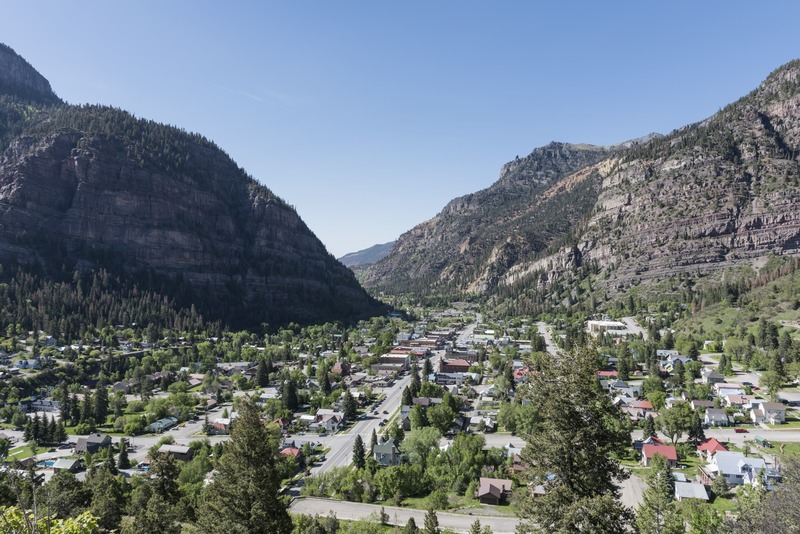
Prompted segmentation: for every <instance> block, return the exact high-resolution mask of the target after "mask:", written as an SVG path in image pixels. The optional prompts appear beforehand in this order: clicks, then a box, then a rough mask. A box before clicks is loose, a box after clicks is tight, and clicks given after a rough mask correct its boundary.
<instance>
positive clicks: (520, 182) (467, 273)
mask: <svg viewBox="0 0 800 534" xmlns="http://www.w3.org/2000/svg"><path fill="white" fill-rule="evenodd" d="M611 153H612V150H611V149H609V148H606V147H597V146H591V145H569V144H564V143H551V144H549V145H547V146H544V147H541V148H537V149H536V150H534V151H533V152H532V153H531V154H529V155H528V156H527V157H525V158H522V159H520V158H517V159H515V160H514V161H512V162H510V163H507V164H506V165H504V166H503V167H502V169H501V170H500V177H499V179H498V180H497V182H495V183H494V184H492V186H490V187H488V188H487V189H484V190H482V191H478V192H477V193H473V194H470V195H466V196H463V197H460V198H457V199H455V200H453V201H451V202H450V203H449V204H448V205H447V206H445V208H444V209H443V210H442V212H441V213H439V214H438V215H437V216H436V217H434V218H433V219H431V220H429V221H426V222H424V223H422V224H420V225H418V226H417V227H415V228H413V229H412V230H410V231H409V232H406V233H405V234H403V235H402V236H400V238H399V239H398V240H397V243H396V244H395V246H394V248H393V249H392V252H391V253H390V255H389V256H388V257H386V258H385V259H384V260H382V261H380V262H378V263H377V264H376V265H374V266H373V267H371V268H369V269H368V272H367V273H366V274H365V277H364V282H365V283H366V284H367V285H371V286H374V287H376V288H380V289H385V290H389V291H419V292H428V291H444V292H447V291H484V290H487V289H491V288H493V287H494V286H495V285H496V284H497V282H498V280H499V278H500V277H501V276H502V275H503V274H504V273H505V272H506V271H507V270H508V269H509V268H510V267H512V266H513V265H515V264H516V263H518V262H519V261H522V260H524V259H529V258H532V257H534V256H535V255H536V254H537V253H540V252H542V251H543V250H545V249H547V248H548V247H550V246H552V245H553V244H554V243H556V242H557V241H558V240H559V239H561V238H562V237H563V236H565V235H568V234H569V232H570V231H571V229H572V228H573V227H574V225H575V224H576V223H577V222H578V221H580V220H581V218H583V217H585V216H586V215H587V214H588V213H589V210H590V209H591V207H592V206H593V205H594V202H595V200H596V197H597V193H598V186H599V175H598V174H597V172H595V171H594V170H593V169H592V168H591V166H592V165H595V164H596V163H597V162H599V161H601V160H603V159H604V158H606V157H608V156H609V155H610V154H611ZM579 169H587V170H586V172H584V173H582V174H580V175H576V176H574V177H573V179H572V180H564V179H565V178H566V177H568V176H570V175H571V174H573V173H575V172H576V171H577V170H579Z"/></svg>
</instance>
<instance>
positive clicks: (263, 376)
mask: <svg viewBox="0 0 800 534" xmlns="http://www.w3.org/2000/svg"><path fill="white" fill-rule="evenodd" d="M256 384H258V387H261V388H264V387H267V385H269V372H267V364H266V363H265V362H264V360H261V361H260V362H258V369H257V370H256Z"/></svg>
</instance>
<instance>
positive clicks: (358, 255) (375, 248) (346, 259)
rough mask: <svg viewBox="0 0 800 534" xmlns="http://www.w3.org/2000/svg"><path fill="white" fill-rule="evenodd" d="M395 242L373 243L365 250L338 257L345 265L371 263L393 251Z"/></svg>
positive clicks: (357, 265) (352, 265) (354, 265)
mask: <svg viewBox="0 0 800 534" xmlns="http://www.w3.org/2000/svg"><path fill="white" fill-rule="evenodd" d="M395 242H396V241H390V242H389V243H383V244H382V245H372V246H371V247H369V248H365V249H364V250H359V251H358V252H349V253H347V254H345V255H344V256H342V257H341V258H338V260H339V261H340V262H342V264H343V265H344V266H345V267H359V266H362V265H371V264H373V263H375V262H376V261H380V260H382V259H383V258H385V257H386V256H387V255H388V254H389V252H391V250H392V247H393V246H394V244H395Z"/></svg>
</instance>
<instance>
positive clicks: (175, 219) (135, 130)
mask: <svg viewBox="0 0 800 534" xmlns="http://www.w3.org/2000/svg"><path fill="white" fill-rule="evenodd" d="M20 120H21V121H22V122H21V123H17V124H16V125H15V131H17V130H20V131H21V133H19V134H18V135H14V136H13V138H12V139H11V140H10V142H9V144H8V146H7V147H6V148H5V150H4V151H3V153H2V158H0V262H2V263H3V264H4V265H5V266H6V268H8V266H10V265H12V266H13V265H19V266H21V267H22V268H24V269H29V270H34V271H35V272H44V273H50V274H52V275H53V276H54V277H57V276H64V275H68V273H70V272H72V271H73V270H78V271H82V270H90V269H100V268H102V269H106V270H109V271H110V272H111V273H113V274H118V275H120V276H122V278H123V280H128V281H130V283H138V284H141V285H143V286H144V285H151V286H152V285H153V284H154V283H153V280H154V279H155V280H158V281H160V282H159V284H160V287H162V288H164V291H165V293H166V296H169V297H173V298H179V299H180V300H181V301H182V302H183V303H184V304H186V305H187V306H188V305H195V306H196V307H197V308H198V309H199V310H200V311H201V312H202V313H204V314H205V316H206V317H207V318H212V319H220V320H222V321H223V322H224V323H228V324H231V325H260V324H261V323H263V322H270V323H273V324H274V323H279V322H285V321H289V320H295V321H301V322H310V321H323V320H345V319H348V318H354V317H358V316H364V315H367V314H370V313H372V312H375V311H378V310H379V306H378V305H377V303H376V302H375V301H373V300H372V299H371V298H369V296H368V295H367V294H366V293H365V292H364V291H363V289H362V288H361V287H360V286H359V284H358V282H357V281H356V280H355V277H354V276H353V274H352V273H351V272H350V271H349V270H348V269H347V268H345V267H344V266H343V265H341V264H340V263H339V262H337V261H336V260H335V259H334V258H333V257H332V256H331V255H330V254H329V253H328V252H327V251H326V250H325V247H324V246H323V245H322V243H321V242H320V241H319V240H318V239H317V238H316V236H314V234H313V233H312V232H311V231H310V230H309V229H308V227H307V226H306V225H305V224H304V223H303V221H302V220H301V219H300V217H299V216H298V215H297V213H296V212H295V211H294V210H293V209H292V208H290V207H289V206H288V205H287V204H286V203H284V202H283V201H282V200H281V199H279V198H277V197H276V196H275V195H273V194H272V193H271V192H270V191H269V190H268V189H267V188H266V187H263V186H261V185H259V184H258V183H257V182H255V181H254V180H253V179H252V178H250V177H248V176H247V175H246V174H245V173H244V172H243V171H242V170H241V169H240V168H239V167H238V166H237V165H236V164H235V163H234V162H233V161H232V160H231V159H230V158H229V157H228V156H227V155H226V154H225V153H224V152H222V151H221V150H219V149H218V148H217V147H216V146H214V145H213V144H212V143H210V142H208V141H207V140H205V139H203V138H201V137H199V136H195V135H189V134H186V133H185V132H182V131H179V130H177V129H175V128H171V127H167V126H163V125H158V124H155V123H152V122H147V121H142V120H138V119H135V118H133V117H131V116H130V115H129V114H127V113H125V112H122V111H119V110H114V109H110V108H103V107H74V106H64V105H57V106H54V107H49V108H41V109H39V111H38V112H37V113H36V114H33V115H32V118H30V119H20ZM0 133H2V132H0ZM0 138H2V136H0Z"/></svg>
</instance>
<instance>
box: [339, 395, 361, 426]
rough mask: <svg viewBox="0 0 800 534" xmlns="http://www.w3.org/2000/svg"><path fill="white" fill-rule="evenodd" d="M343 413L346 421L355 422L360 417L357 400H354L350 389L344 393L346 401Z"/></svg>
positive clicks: (343, 405) (343, 402)
mask: <svg viewBox="0 0 800 534" xmlns="http://www.w3.org/2000/svg"><path fill="white" fill-rule="evenodd" d="M342 412H343V413H344V417H345V419H347V420H348V421H354V420H355V419H356V417H357V416H358V406H357V405H356V399H355V398H353V394H352V393H350V390H349V389H346V390H345V391H344V399H343V400H342Z"/></svg>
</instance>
